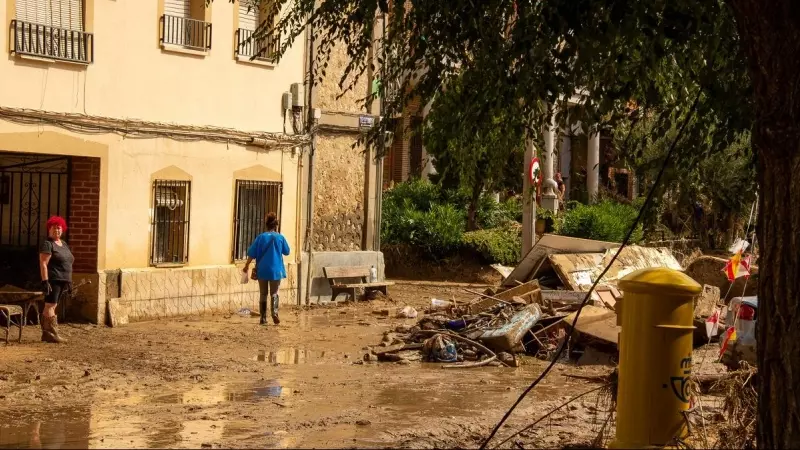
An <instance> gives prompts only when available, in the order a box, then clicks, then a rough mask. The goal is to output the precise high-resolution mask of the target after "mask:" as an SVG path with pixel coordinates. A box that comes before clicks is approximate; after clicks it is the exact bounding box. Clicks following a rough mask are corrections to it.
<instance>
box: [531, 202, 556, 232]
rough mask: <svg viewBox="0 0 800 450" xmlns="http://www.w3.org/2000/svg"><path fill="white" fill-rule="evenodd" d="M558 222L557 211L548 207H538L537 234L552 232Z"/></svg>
mask: <svg viewBox="0 0 800 450" xmlns="http://www.w3.org/2000/svg"><path fill="white" fill-rule="evenodd" d="M555 222H556V212H555V211H550V210H549V209H546V208H541V207H539V208H536V234H544V233H552V232H553V228H554V225H555Z"/></svg>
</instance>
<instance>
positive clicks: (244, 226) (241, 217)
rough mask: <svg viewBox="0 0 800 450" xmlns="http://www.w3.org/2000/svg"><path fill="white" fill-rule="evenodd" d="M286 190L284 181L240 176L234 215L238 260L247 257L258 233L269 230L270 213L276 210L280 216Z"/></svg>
mask: <svg viewBox="0 0 800 450" xmlns="http://www.w3.org/2000/svg"><path fill="white" fill-rule="evenodd" d="M282 193H283V185H282V184H281V183H277V182H272V181H253V180H236V205H235V209H234V217H233V230H234V234H233V260H234V261H240V260H243V259H246V258H247V248H248V247H249V246H250V243H252V242H253V240H254V239H255V238H256V236H258V235H259V234H261V233H263V232H265V231H267V214H269V213H271V212H274V213H275V214H277V215H278V217H279V218H280V215H281V194H282ZM279 227H280V225H279ZM279 231H280V229H279Z"/></svg>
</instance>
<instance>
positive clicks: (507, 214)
mask: <svg viewBox="0 0 800 450" xmlns="http://www.w3.org/2000/svg"><path fill="white" fill-rule="evenodd" d="M509 221H515V222H522V202H521V201H520V200H519V198H517V197H511V198H509V199H507V200H506V201H504V202H499V203H498V202H496V201H494V199H493V198H492V196H491V195H483V196H481V199H480V202H479V203H478V226H479V227H480V228H497V227H500V226H502V225H503V224H504V223H506V222H509Z"/></svg>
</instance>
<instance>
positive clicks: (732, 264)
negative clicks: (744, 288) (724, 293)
mask: <svg viewBox="0 0 800 450" xmlns="http://www.w3.org/2000/svg"><path fill="white" fill-rule="evenodd" d="M722 271H723V272H725V276H727V277H728V281H733V280H735V279H737V278H739V277H749V276H750V256H749V255H748V256H746V257H742V252H741V250H740V251H738V252H736V254H735V255H733V256H732V257H731V259H729V260H728V262H727V263H725V267H724V268H723V269H722Z"/></svg>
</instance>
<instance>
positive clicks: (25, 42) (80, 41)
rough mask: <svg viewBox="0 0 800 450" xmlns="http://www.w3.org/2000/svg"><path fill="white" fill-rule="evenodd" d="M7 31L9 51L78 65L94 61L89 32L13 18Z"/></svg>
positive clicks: (92, 43)
mask: <svg viewBox="0 0 800 450" xmlns="http://www.w3.org/2000/svg"><path fill="white" fill-rule="evenodd" d="M11 31H12V33H13V35H14V36H13V38H14V42H13V44H12V45H13V52H14V53H16V54H18V55H28V56H35V57H39V58H47V59H54V60H58V61H69V62H76V63H82V64H90V63H93V62H94V35H93V34H92V33H86V32H84V31H78V30H71V29H68V28H61V27H54V26H50V25H42V24H38V23H32V22H24V21H22V20H16V19H14V20H12V21H11Z"/></svg>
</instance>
